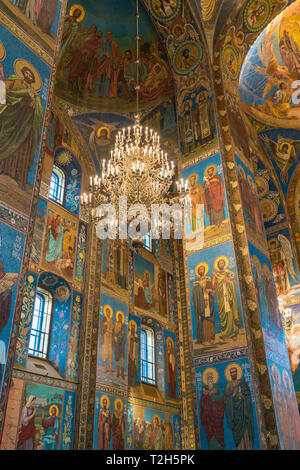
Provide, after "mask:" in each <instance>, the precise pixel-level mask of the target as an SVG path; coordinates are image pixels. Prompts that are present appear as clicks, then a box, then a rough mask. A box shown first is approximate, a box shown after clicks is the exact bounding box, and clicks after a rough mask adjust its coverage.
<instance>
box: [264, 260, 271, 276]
mask: <svg viewBox="0 0 300 470" xmlns="http://www.w3.org/2000/svg"><path fill="white" fill-rule="evenodd" d="M263 272H264V273H265V275H266V277H267V279H271V277H272V274H271V271H270V268H269V266H267V265H266V264H264V265H263Z"/></svg>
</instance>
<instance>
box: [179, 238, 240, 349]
mask: <svg viewBox="0 0 300 470" xmlns="http://www.w3.org/2000/svg"><path fill="white" fill-rule="evenodd" d="M187 263H188V275H189V292H190V304H191V314H192V329H193V331H192V335H193V336H192V337H193V350H194V355H195V356H199V355H202V354H212V353H215V352H217V351H218V352H221V351H228V350H231V349H236V348H240V347H243V346H246V344H247V340H246V332H245V326H244V320H243V313H242V306H241V296H240V290H239V282H238V275H237V267H236V261H235V254H234V248H233V244H232V242H228V243H224V244H221V245H216V246H215V247H213V248H209V249H207V250H203V251H201V253H195V254H193V255H190V256H188V261H187Z"/></svg>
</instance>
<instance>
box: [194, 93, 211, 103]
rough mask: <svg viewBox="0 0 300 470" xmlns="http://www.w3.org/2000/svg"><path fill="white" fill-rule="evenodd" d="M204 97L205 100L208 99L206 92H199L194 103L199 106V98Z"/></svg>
mask: <svg viewBox="0 0 300 470" xmlns="http://www.w3.org/2000/svg"><path fill="white" fill-rule="evenodd" d="M202 97H204V98H205V99H207V98H208V92H207V91H205V90H202V91H200V93H198V95H197V97H196V103H198V104H200V98H202Z"/></svg>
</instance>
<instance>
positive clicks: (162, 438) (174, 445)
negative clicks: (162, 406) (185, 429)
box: [131, 404, 181, 450]
mask: <svg viewBox="0 0 300 470" xmlns="http://www.w3.org/2000/svg"><path fill="white" fill-rule="evenodd" d="M131 406H132V408H133V449H134V450H180V449H181V434H180V416H179V415H176V414H171V413H169V412H165V411H161V410H157V409H153V408H145V407H142V406H139V405H135V404H134V405H131Z"/></svg>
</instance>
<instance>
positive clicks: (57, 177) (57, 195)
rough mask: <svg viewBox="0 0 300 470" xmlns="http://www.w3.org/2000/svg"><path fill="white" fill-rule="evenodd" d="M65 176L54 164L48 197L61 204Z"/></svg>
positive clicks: (63, 195) (62, 201) (63, 194)
mask: <svg viewBox="0 0 300 470" xmlns="http://www.w3.org/2000/svg"><path fill="white" fill-rule="evenodd" d="M65 186H66V177H65V174H64V172H63V171H62V170H61V169H60V168H58V167H57V166H55V165H54V167H53V170H52V176H51V182H50V192H49V199H51V200H52V201H54V202H58V204H61V205H63V203H64V197H65Z"/></svg>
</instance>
